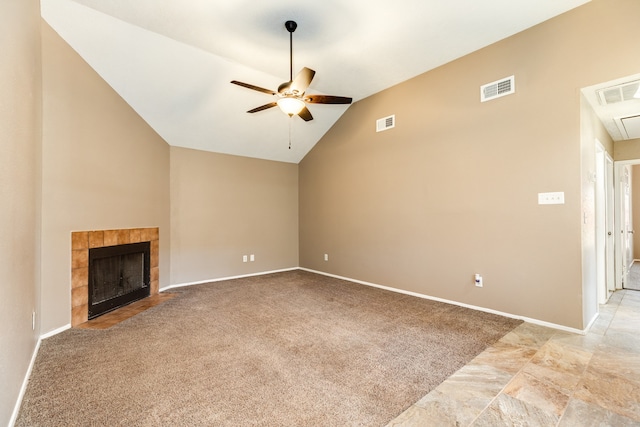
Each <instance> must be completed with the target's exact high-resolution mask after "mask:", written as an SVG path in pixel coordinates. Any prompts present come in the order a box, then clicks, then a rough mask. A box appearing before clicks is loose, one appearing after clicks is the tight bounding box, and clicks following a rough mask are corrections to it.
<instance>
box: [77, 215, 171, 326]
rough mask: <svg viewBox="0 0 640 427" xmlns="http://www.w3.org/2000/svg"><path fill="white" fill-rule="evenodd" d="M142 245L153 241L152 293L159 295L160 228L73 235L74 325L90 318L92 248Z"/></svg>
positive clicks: (151, 263) (101, 231) (79, 232)
mask: <svg viewBox="0 0 640 427" xmlns="http://www.w3.org/2000/svg"><path fill="white" fill-rule="evenodd" d="M140 242H150V246H151V257H150V273H151V283H150V294H151V295H156V294H157V293H158V291H159V287H160V281H159V277H160V274H159V269H158V264H159V263H158V252H159V247H160V246H159V229H158V227H155V228H130V229H119V230H94V231H74V232H72V233H71V326H78V325H80V324H82V323H84V322H86V321H87V319H88V309H89V305H88V304H89V249H93V248H102V247H106V246H115V245H126V244H129V243H140Z"/></svg>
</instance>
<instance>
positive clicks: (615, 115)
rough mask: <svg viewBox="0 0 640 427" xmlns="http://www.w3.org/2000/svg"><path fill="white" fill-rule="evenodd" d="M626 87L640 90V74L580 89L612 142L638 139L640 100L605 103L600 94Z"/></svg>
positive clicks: (639, 130) (639, 132) (639, 135)
mask: <svg viewBox="0 0 640 427" xmlns="http://www.w3.org/2000/svg"><path fill="white" fill-rule="evenodd" d="M619 86H628V87H629V88H630V89H632V91H633V92H635V91H638V90H640V74H634V75H631V76H626V77H622V78H619V79H616V80H611V81H608V82H604V83H600V84H597V85H594V86H589V87H585V88H583V89H582V93H583V94H584V96H585V98H586V100H587V101H588V102H589V104H590V105H591V107H592V108H593V111H595V113H596V115H597V116H598V118H599V119H600V121H601V122H602V124H603V125H604V127H605V129H606V130H607V133H609V135H610V136H611V139H613V140H614V141H622V140H625V139H635V138H640V121H639V120H640V119H639V117H640V98H632V99H626V100H623V101H620V102H614V103H607V102H605V101H603V98H602V96H600V93H601V92H602V91H606V90H608V89H611V88H616V87H619Z"/></svg>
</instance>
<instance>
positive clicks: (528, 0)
mask: <svg viewBox="0 0 640 427" xmlns="http://www.w3.org/2000/svg"><path fill="white" fill-rule="evenodd" d="M588 1H589V0H483V1H478V0H448V1H442V0H405V1H403V2H401V3H398V2H389V1H381V0H350V1H340V0H324V1H322V2H319V1H315V2H311V1H300V0H270V1H248V0H237V1H228V0H181V1H175V0H136V1H131V0H109V1H107V0H41V7H42V16H43V18H44V19H45V20H46V22H47V23H48V24H49V25H51V27H52V28H53V29H54V30H55V31H56V32H57V33H58V34H60V36H61V37H62V38H63V39H64V40H65V41H66V42H67V43H69V45H70V46H71V47H72V48H73V49H75V50H76V51H77V52H78V53H79V54H80V55H81V56H82V58H83V59H84V60H85V61H86V62H87V63H88V64H89V65H90V66H91V67H92V68H93V69H94V70H95V71H96V72H97V73H98V74H99V75H100V76H101V77H102V78H103V79H104V80H105V81H106V82H107V83H108V84H109V85H111V87H113V89H114V90H115V91H116V92H117V93H118V94H120V96H122V98H123V99H124V100H125V101H126V102H128V103H129V104H130V105H131V107H132V108H133V109H134V110H135V111H137V113H138V114H139V115H140V116H141V117H142V118H143V119H144V120H145V121H147V123H149V125H150V126H151V127H152V128H153V129H155V130H156V132H158V134H159V135H160V136H162V137H163V138H164V139H165V140H166V141H167V142H168V143H169V144H171V145H174V146H180V147H189V148H194V149H199V150H207V151H213V152H219V153H227V154H233V155H240V156H247V157H256V158H262V159H268V160H276V161H283V162H291V163H298V162H299V161H300V160H302V158H303V157H304V156H305V155H306V154H307V153H308V152H309V150H311V148H312V147H313V146H314V145H315V144H316V143H317V142H318V141H319V140H320V138H322V136H323V135H324V134H325V133H326V132H327V131H328V130H329V129H330V128H331V126H332V125H333V124H334V123H335V122H336V121H337V120H338V119H339V118H340V116H341V115H342V114H343V113H344V112H345V111H346V109H347V108H349V107H348V106H347V105H318V104H313V105H310V106H309V109H310V111H311V113H312V114H313V117H314V120H312V121H310V122H304V121H303V120H301V119H300V118H299V117H293V118H289V117H288V116H286V115H285V114H283V113H282V112H281V111H280V110H279V109H278V108H271V109H269V110H265V111H261V112H259V113H255V114H247V113H246V111H247V110H249V109H252V108H254V107H257V106H260V105H262V104H265V103H268V102H271V101H273V99H272V98H273V97H272V96H271V95H268V94H265V93H260V92H256V91H252V90H248V89H245V88H243V87H239V86H236V85H232V84H230V81H231V80H240V81H243V82H247V83H251V84H254V85H257V86H261V87H264V88H268V89H274V90H275V89H276V88H277V87H278V86H279V85H280V84H281V83H282V82H285V81H287V80H288V79H289V33H288V32H287V30H286V29H285V27H284V23H285V21H287V20H294V21H296V22H297V23H298V29H297V30H296V32H295V33H294V36H293V55H294V59H293V68H294V74H295V73H296V72H297V71H298V70H300V69H301V68H302V67H309V68H311V69H313V70H315V71H316V73H317V74H316V76H315V78H314V80H313V81H312V83H311V86H310V87H309V89H308V91H307V93H309V94H313V93H323V94H329V95H341V96H349V97H352V98H353V100H354V102H357V101H358V100H360V99H363V98H365V97H368V96H370V95H373V94H375V93H376V92H379V91H381V90H383V89H386V88H388V87H390V86H393V85H396V84H398V83H401V82H403V81H405V80H407V79H410V78H412V77H415V76H417V75H419V74H421V73H424V72H426V71H428V70H430V69H433V68H435V67H438V66H440V65H443V64H445V63H447V62H449V61H452V60H454V59H456V58H459V57H461V56H464V55H466V54H468V53H471V52H473V51H475V50H478V49H480V48H482V47H484V46H487V45H489V44H492V43H494V42H496V41H498V40H501V39H503V38H506V37H508V36H510V35H513V34H515V33H517V32H520V31H522V30H525V29H526V28H529V27H531V26H533V25H536V24H538V23H540V22H542V21H545V20H547V19H549V18H552V17H554V16H556V15H558V14H561V13H563V12H566V11H568V10H570V9H572V8H574V7H577V6H580V5H582V4H584V3H587V2H588ZM502 77H504V76H496V78H502ZM371 126H372V128H375V123H371ZM289 141H291V148H290V149H289Z"/></svg>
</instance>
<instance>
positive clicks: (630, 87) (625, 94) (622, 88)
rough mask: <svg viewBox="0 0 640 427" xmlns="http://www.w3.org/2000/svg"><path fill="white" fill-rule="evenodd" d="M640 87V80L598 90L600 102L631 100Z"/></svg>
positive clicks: (613, 102) (612, 102) (605, 103)
mask: <svg viewBox="0 0 640 427" xmlns="http://www.w3.org/2000/svg"><path fill="white" fill-rule="evenodd" d="M639 89H640V80H636V81H633V82H627V83H623V84H621V85H617V86H611V87H608V88H605V89H600V90H599V91H598V98H599V99H600V104H602V105H609V104H615V103H616V102H622V101H630V100H632V99H634V95H635V94H636V93H637V92H638V90H639Z"/></svg>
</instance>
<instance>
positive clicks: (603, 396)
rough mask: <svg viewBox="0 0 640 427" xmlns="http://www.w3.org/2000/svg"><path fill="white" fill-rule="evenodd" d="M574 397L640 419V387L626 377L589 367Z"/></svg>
mask: <svg viewBox="0 0 640 427" xmlns="http://www.w3.org/2000/svg"><path fill="white" fill-rule="evenodd" d="M573 397H574V398H576V399H580V400H583V401H585V402H588V403H591V404H594V405H598V406H601V407H602V408H604V409H607V410H609V411H612V412H615V413H617V414H619V415H623V416H625V417H628V418H632V419H634V420H636V421H640V387H639V386H638V384H637V383H635V382H632V381H629V380H627V379H625V378H621V377H618V376H615V375H612V374H611V373H603V372H599V371H597V370H594V369H591V368H587V371H586V372H585V374H584V376H583V378H582V380H581V381H580V384H579V385H578V387H577V389H576V392H575V393H574V395H573Z"/></svg>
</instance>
